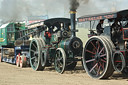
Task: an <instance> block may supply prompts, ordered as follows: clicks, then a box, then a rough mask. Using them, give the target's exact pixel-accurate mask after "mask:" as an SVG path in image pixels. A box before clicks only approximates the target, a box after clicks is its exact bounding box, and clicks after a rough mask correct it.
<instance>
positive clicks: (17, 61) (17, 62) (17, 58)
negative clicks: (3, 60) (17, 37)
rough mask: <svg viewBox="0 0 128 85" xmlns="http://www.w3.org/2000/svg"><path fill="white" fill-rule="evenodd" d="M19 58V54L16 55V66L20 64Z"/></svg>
mask: <svg viewBox="0 0 128 85" xmlns="http://www.w3.org/2000/svg"><path fill="white" fill-rule="evenodd" d="M19 58H20V54H18V55H17V56H16V66H17V67H19V66H20V60H19Z"/></svg>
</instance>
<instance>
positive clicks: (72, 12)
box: [70, 10, 77, 37]
mask: <svg viewBox="0 0 128 85" xmlns="http://www.w3.org/2000/svg"><path fill="white" fill-rule="evenodd" d="M70 18H71V31H72V37H76V32H77V30H76V20H75V19H76V10H70Z"/></svg>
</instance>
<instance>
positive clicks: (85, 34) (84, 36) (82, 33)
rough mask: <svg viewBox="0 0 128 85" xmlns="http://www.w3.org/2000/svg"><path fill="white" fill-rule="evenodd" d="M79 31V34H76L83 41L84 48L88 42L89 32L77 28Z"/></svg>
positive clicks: (85, 29)
mask: <svg viewBox="0 0 128 85" xmlns="http://www.w3.org/2000/svg"><path fill="white" fill-rule="evenodd" d="M77 29H78V32H76V36H77V37H79V38H80V39H81V40H82V42H83V46H84V45H85V43H86V41H87V40H88V34H89V31H88V29H87V28H77Z"/></svg>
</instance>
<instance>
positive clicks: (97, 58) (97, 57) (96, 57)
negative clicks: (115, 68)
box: [95, 53, 100, 62]
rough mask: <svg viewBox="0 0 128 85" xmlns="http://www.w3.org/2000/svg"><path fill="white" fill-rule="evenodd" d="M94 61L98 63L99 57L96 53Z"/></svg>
mask: <svg viewBox="0 0 128 85" xmlns="http://www.w3.org/2000/svg"><path fill="white" fill-rule="evenodd" d="M95 60H96V61H97V62H99V61H100V55H99V53H96V55H95Z"/></svg>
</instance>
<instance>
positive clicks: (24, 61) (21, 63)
mask: <svg viewBox="0 0 128 85" xmlns="http://www.w3.org/2000/svg"><path fill="white" fill-rule="evenodd" d="M26 64H27V60H26V57H25V56H20V67H21V68H23V67H26Z"/></svg>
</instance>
